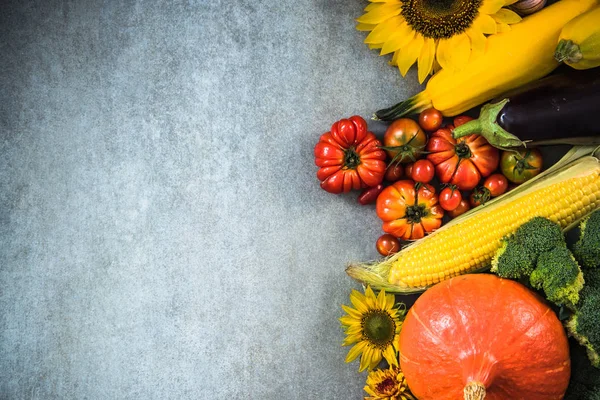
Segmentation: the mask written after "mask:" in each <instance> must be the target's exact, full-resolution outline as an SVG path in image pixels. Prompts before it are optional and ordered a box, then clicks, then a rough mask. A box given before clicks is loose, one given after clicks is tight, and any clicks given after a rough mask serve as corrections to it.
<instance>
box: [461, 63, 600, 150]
mask: <svg viewBox="0 0 600 400" xmlns="http://www.w3.org/2000/svg"><path fill="white" fill-rule="evenodd" d="M452 133H453V136H454V137H455V138H459V137H463V136H466V135H470V134H473V133H477V134H480V135H482V136H484V137H485V138H486V139H487V140H488V142H490V144H492V145H493V146H495V147H498V148H515V147H525V146H526V147H530V146H534V145H542V144H572V145H576V144H580V145H583V144H586V145H592V144H594V145H599V144H600V68H593V69H589V70H585V71H577V70H571V71H568V72H565V73H560V74H555V75H551V76H548V77H546V78H543V79H540V80H538V81H536V82H533V83H532V84H530V85H527V86H525V87H522V88H520V89H518V91H513V92H511V93H507V94H506V95H505V96H503V99H502V100H500V101H497V102H493V103H490V104H486V105H484V106H483V107H482V108H481V112H480V114H479V118H478V119H476V120H473V121H470V122H468V123H466V124H464V125H461V126H459V127H457V128H455V129H454V131H453V132H452Z"/></svg>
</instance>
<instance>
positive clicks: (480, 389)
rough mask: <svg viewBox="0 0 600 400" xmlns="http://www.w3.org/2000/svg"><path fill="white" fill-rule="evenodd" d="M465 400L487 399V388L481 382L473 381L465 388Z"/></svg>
mask: <svg viewBox="0 0 600 400" xmlns="http://www.w3.org/2000/svg"><path fill="white" fill-rule="evenodd" d="M464 393H465V400H483V399H485V386H484V385H483V383H481V382H476V381H472V382H469V384H468V385H467V386H465V390H464Z"/></svg>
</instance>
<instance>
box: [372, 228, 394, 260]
mask: <svg viewBox="0 0 600 400" xmlns="http://www.w3.org/2000/svg"><path fill="white" fill-rule="evenodd" d="M375 246H376V247H377V251H378V252H379V254H381V255H382V256H385V257H387V256H389V255H392V254H394V253H397V252H398V251H399V250H400V241H399V240H398V239H396V237H395V236H394V235H390V234H389V233H386V234H384V235H381V236H379V239H377V243H376V244H375Z"/></svg>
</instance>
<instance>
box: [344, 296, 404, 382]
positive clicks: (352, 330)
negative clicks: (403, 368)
mask: <svg viewBox="0 0 600 400" xmlns="http://www.w3.org/2000/svg"><path fill="white" fill-rule="evenodd" d="M350 301H351V302H352V304H353V305H354V307H355V308H352V307H349V306H345V305H342V309H343V310H344V311H345V312H346V313H347V315H345V316H343V317H342V318H340V322H341V323H342V326H343V328H344V330H345V332H346V339H345V340H344V342H343V343H342V345H343V346H349V345H352V344H354V347H352V348H351V349H350V351H349V352H348V356H347V357H346V362H347V363H349V362H352V361H354V360H355V359H356V358H357V357H358V356H359V355H361V354H362V357H361V359H360V367H359V371H364V370H365V369H367V368H368V369H369V370H372V369H373V368H375V367H376V366H377V364H379V362H380V361H381V359H382V358H385V359H386V361H387V362H388V364H389V365H398V358H397V352H398V348H397V346H398V335H399V334H400V328H401V327H402V320H401V316H403V315H404V313H405V312H406V310H405V309H399V308H395V307H394V302H395V298H394V295H392V294H387V295H386V293H385V290H382V291H380V292H379V295H378V296H375V293H373V290H372V289H371V288H370V287H367V289H366V290H365V294H362V293H360V292H359V291H357V290H353V291H352V293H350Z"/></svg>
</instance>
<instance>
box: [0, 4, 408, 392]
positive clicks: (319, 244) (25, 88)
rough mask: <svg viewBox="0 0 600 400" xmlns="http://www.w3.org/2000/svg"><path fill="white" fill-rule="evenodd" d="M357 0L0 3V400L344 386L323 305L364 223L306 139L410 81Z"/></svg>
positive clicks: (360, 253)
mask: <svg viewBox="0 0 600 400" xmlns="http://www.w3.org/2000/svg"><path fill="white" fill-rule="evenodd" d="M366 4H367V2H366V1H361V0H355V1H348V0H306V1H292V0H284V1H272V0H262V1H252V0H238V1H225V0H212V1H210V0H205V1H203V0H195V1H194V0H188V1H183V0H176V1H148V0H138V1H106V0H105V1H91V0H85V1H66V0H65V1H57V0H48V1H41V0H40V1H30V0H10V1H3V2H2V4H1V5H0V50H1V53H0V54H2V56H1V57H0V135H1V136H0V317H1V318H0V398H1V399H344V400H346V399H357V398H362V396H363V391H362V387H363V385H364V379H365V374H359V373H358V364H357V363H356V362H355V363H353V364H349V365H347V364H344V357H345V356H346V353H347V351H348V348H342V347H341V345H340V344H341V342H342V340H343V338H344V334H343V331H342V330H341V328H340V325H339V322H338V318H339V317H340V316H341V315H342V310H341V308H340V305H341V304H342V303H348V302H349V301H348V294H349V293H350V290H351V289H352V288H357V287H358V285H357V284H356V283H354V282H353V281H351V280H350V279H349V278H348V277H347V276H346V275H345V273H344V267H345V264H346V263H347V262H349V261H351V260H365V259H372V258H374V257H376V252H375V248H374V242H375V239H376V238H377V237H378V236H379V234H380V225H379V222H378V220H377V218H376V216H375V212H374V208H373V207H361V206H359V205H358V204H357V203H356V193H354V194H351V195H345V196H334V195H330V194H328V193H326V192H324V191H322V190H321V189H320V187H319V185H318V182H317V179H316V177H315V173H316V167H315V166H314V164H313V154H312V151H313V146H314V144H315V143H316V141H317V139H318V137H319V135H320V134H321V133H323V132H324V131H326V130H328V129H329V127H330V126H331V124H332V123H333V122H334V121H335V120H337V119H339V118H342V117H347V116H350V115H353V114H359V115H362V116H364V117H368V116H369V115H370V114H371V113H372V112H373V111H374V110H376V109H378V108H381V107H382V106H387V105H389V104H391V102H392V101H396V100H400V99H402V98H404V97H406V96H407V95H409V94H412V93H415V92H416V91H417V90H418V86H417V84H416V77H415V74H414V71H413V72H411V75H410V77H409V79H408V80H407V81H404V80H402V78H401V77H400V76H399V74H398V73H397V71H396V70H394V69H393V68H391V67H389V66H388V65H387V63H386V62H387V59H384V58H380V57H378V56H377V53H376V52H374V51H370V50H369V49H368V48H367V47H366V45H364V44H363V43H362V41H363V39H364V37H365V33H364V32H357V31H356V30H355V29H354V26H355V24H354V22H353V18H356V17H358V16H359V15H360V14H361V11H362V9H363V7H364V6H365V5H366ZM371 127H372V129H373V130H374V131H375V132H376V133H377V134H381V133H382V132H383V129H382V128H383V125H377V124H375V123H373V124H371Z"/></svg>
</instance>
